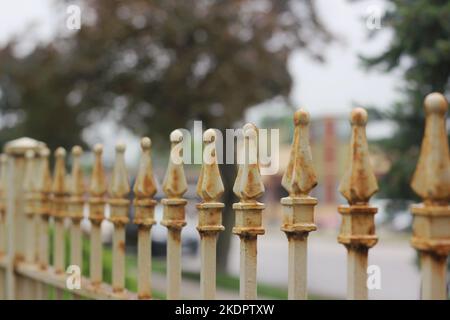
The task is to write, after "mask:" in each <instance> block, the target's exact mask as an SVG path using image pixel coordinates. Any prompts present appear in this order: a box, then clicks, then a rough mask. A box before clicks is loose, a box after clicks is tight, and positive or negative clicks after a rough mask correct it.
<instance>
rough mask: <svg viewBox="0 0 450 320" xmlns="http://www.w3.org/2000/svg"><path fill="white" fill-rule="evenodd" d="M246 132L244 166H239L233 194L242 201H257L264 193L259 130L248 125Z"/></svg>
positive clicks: (244, 129) (245, 127)
mask: <svg viewBox="0 0 450 320" xmlns="http://www.w3.org/2000/svg"><path fill="white" fill-rule="evenodd" d="M243 131H244V150H243V152H244V154H243V157H242V161H243V162H244V163H243V164H239V169H238V174H237V177H236V181H235V182H234V186H233V192H234V193H235V194H236V196H238V197H239V199H241V201H244V202H246V201H256V198H258V197H259V196H261V195H262V194H263V193H264V184H263V183H262V180H261V174H260V170H259V163H258V140H257V139H258V138H257V136H258V128H257V127H256V126H255V125H254V124H252V123H247V124H245V125H244V127H243Z"/></svg>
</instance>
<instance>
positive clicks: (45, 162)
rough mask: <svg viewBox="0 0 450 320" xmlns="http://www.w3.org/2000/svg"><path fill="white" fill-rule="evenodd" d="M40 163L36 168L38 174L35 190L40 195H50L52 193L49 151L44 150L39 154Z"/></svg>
mask: <svg viewBox="0 0 450 320" xmlns="http://www.w3.org/2000/svg"><path fill="white" fill-rule="evenodd" d="M40 156H41V161H40V165H41V166H40V167H39V168H38V170H39V174H38V177H37V179H36V182H37V183H36V189H37V190H38V191H39V192H42V193H47V194H48V193H50V192H51V191H52V175H51V172H50V164H49V157H50V149H48V148H44V149H42V150H41V152H40Z"/></svg>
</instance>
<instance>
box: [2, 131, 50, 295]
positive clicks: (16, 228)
mask: <svg viewBox="0 0 450 320" xmlns="http://www.w3.org/2000/svg"><path fill="white" fill-rule="evenodd" d="M44 146H45V144H43V143H42V142H39V141H36V140H33V139H30V138H20V139H17V140H13V141H10V142H8V143H7V144H6V145H5V153H6V154H7V155H8V178H7V181H8V188H7V189H6V198H7V204H6V207H7V209H6V211H7V214H6V215H7V218H6V220H7V222H6V225H7V226H8V228H7V229H8V230H7V246H8V260H7V270H6V274H7V275H6V291H7V298H8V299H22V298H23V297H24V292H23V289H24V288H23V285H24V281H23V278H22V277H20V276H17V275H15V272H14V265H15V263H17V262H20V261H23V260H24V249H25V246H24V230H23V226H24V220H25V217H24V203H25V201H24V200H25V199H24V192H23V179H24V171H25V170H24V169H25V152H26V151H27V150H34V151H35V152H37V151H39V150H40V149H41V148H43V147H44Z"/></svg>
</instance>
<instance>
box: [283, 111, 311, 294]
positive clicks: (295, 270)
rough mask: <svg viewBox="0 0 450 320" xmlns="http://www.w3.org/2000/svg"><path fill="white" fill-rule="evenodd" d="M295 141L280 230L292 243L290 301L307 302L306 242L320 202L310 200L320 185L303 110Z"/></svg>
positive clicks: (297, 120) (296, 122) (285, 181)
mask: <svg viewBox="0 0 450 320" xmlns="http://www.w3.org/2000/svg"><path fill="white" fill-rule="evenodd" d="M294 125H295V129H294V138H293V142H292V147H291V154H290V158H289V163H288V166H287V168H286V171H285V173H284V175H283V179H282V182H281V184H282V185H283V187H284V188H285V189H286V190H287V191H288V192H289V196H288V197H285V198H283V199H281V204H282V205H283V211H284V213H283V224H282V226H281V230H282V231H284V232H285V233H286V236H287V238H288V241H289V259H288V261H289V262H288V279H289V280H288V283H289V285H288V298H289V299H290V300H296V299H307V271H306V270H307V239H308V234H309V232H311V231H315V230H316V229H317V227H316V225H315V224H314V206H315V205H316V204H317V199H315V198H313V197H310V196H308V194H309V193H310V192H311V190H312V189H313V188H314V187H315V186H316V185H317V178H316V173H315V171H314V167H313V163H312V156H311V148H310V146H309V113H308V112H306V111H305V110H303V109H300V110H298V111H297V112H295V114H294Z"/></svg>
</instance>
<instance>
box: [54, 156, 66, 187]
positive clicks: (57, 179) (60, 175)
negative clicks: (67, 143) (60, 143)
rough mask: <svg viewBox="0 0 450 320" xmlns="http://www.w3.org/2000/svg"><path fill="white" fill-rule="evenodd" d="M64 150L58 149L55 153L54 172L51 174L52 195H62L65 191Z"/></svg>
mask: <svg viewBox="0 0 450 320" xmlns="http://www.w3.org/2000/svg"><path fill="white" fill-rule="evenodd" d="M65 157H66V150H65V149H64V148H62V147H59V148H58V149H56V151H55V158H56V161H55V171H54V173H53V186H52V191H53V193H54V194H58V195H63V194H65V193H66V192H67V190H66V165H65Z"/></svg>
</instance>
